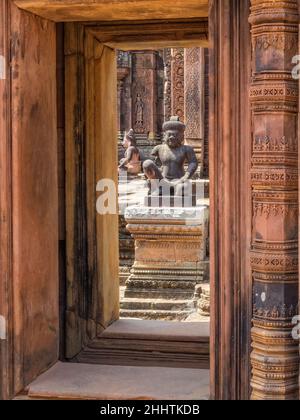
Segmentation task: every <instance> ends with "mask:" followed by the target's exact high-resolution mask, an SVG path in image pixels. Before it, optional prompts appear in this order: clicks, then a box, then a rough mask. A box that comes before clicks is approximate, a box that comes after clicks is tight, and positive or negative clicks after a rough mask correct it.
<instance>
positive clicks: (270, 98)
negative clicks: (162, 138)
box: [250, 0, 299, 400]
mask: <svg viewBox="0 0 300 420" xmlns="http://www.w3.org/2000/svg"><path fill="white" fill-rule="evenodd" d="M251 3H252V8H251V17H250V22H251V24H252V47H253V63H252V66H253V67H252V86H251V89H250V100H251V103H252V133H253V134H252V169H251V184H252V207H253V227H252V252H251V267H252V276H253V329H252V347H253V353H252V356H251V360H252V368H253V377H252V389H253V392H252V399H263V400H267V399H272V400H278V399H298V395H299V394H298V373H299V355H298V342H297V341H296V340H294V339H293V338H292V334H291V333H292V328H293V327H292V318H293V317H294V316H295V315H296V314H298V282H299V276H298V127H297V124H298V84H297V81H296V80H293V79H292V74H291V71H292V67H293V64H292V58H293V56H295V55H296V54H297V51H298V32H299V29H298V22H299V15H298V5H297V0H285V1H270V0H267V1H266V0H265V1H262V0H252V2H251Z"/></svg>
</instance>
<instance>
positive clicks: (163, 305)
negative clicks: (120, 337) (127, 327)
mask: <svg viewBox="0 0 300 420" xmlns="http://www.w3.org/2000/svg"><path fill="white" fill-rule="evenodd" d="M148 296H149V295H148ZM181 298H182V296H181ZM133 305H134V309H135V310H151V311H162V310H163V311H185V310H186V309H187V308H188V310H191V311H193V310H195V306H196V304H195V302H193V301H192V300H182V299H177V300H172V299H156V300H154V299H135V298H133V299H132V298H125V299H123V300H122V302H121V313H122V311H123V310H131V309H132V307H133Z"/></svg>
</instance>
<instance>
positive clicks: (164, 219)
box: [121, 207, 208, 320]
mask: <svg viewBox="0 0 300 420" xmlns="http://www.w3.org/2000/svg"><path fill="white" fill-rule="evenodd" d="M125 218H126V221H127V223H128V225H127V229H128V230H129V231H130V233H131V234H132V235H133V237H134V239H135V263H134V265H133V268H132V271H131V276H130V277H129V279H128V280H127V282H126V290H125V299H124V300H123V302H122V303H121V316H126V317H137V318H144V319H169V320H174V319H180V320H182V319H185V318H187V317H188V316H189V315H190V314H191V313H193V312H195V311H196V304H197V300H196V298H195V288H196V286H197V285H198V284H201V282H203V281H204V277H205V271H206V269H207V266H206V264H205V260H206V237H207V232H208V226H207V225H208V209H207V208H206V207H201V208H199V207H194V208H189V209H187V208H153V207H152V208H149V207H131V208H128V209H127V211H126V214H125Z"/></svg>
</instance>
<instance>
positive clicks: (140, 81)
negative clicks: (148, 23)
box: [117, 47, 210, 328]
mask: <svg viewBox="0 0 300 420" xmlns="http://www.w3.org/2000/svg"><path fill="white" fill-rule="evenodd" d="M208 73H209V72H208V49H207V48H201V47H193V48H164V49H158V50H154V49H153V50H145V51H120V50H119V51H117V78H118V96H117V97H118V113H117V116H118V139H119V142H118V155H119V165H120V166H119V277H120V309H121V311H120V317H121V318H137V319H146V320H165V321H166V320H170V321H185V322H190V321H193V322H196V321H199V322H208V321H209V309H210V298H209V295H210V288H209V177H208V172H209V160H208V152H209V141H208V136H209V121H208V117H209V109H208V100H209V86H208V77H209V74H208ZM174 115H176V116H178V117H179V120H180V121H181V122H182V123H184V124H185V132H184V143H185V145H187V146H190V147H192V148H193V150H194V152H195V155H196V158H197V163H198V168H197V170H196V172H195V174H194V175H193V177H192V179H193V181H191V182H192V183H193V187H194V188H195V189H196V188H197V195H198V197H197V202H195V203H194V204H193V206H198V207H203V221H202V224H201V226H199V229H198V232H197V234H196V233H195V231H193V232H190V234H189V232H188V229H187V228H185V230H184V228H182V229H181V230H180V229H179V228H178V232H177V233H176V234H175V235H174V231H173V229H174V220H173V221H172V220H171V219H172V218H170V221H169V222H168V223H170V224H169V231H168V234H167V235H166V236H165V237H164V238H162V234H163V226H162V227H161V229H159V226H158V225H157V223H154V221H153V220H152V219H149V220H148V222H146V221H145V220H143V221H141V220H140V221H138V220H137V221H136V222H134V224H132V223H130V221H129V220H128V219H127V220H126V217H125V213H126V208H128V207H130V206H137V207H140V208H141V207H144V206H145V199H146V197H147V195H148V186H147V180H146V176H145V174H144V173H143V168H142V165H143V162H145V161H146V160H148V159H153V157H151V153H152V151H153V149H154V148H155V147H156V148H157V147H160V145H162V144H163V142H164V132H163V126H164V123H166V122H167V121H169V120H170V118H171V117H172V116H174ZM125 147H127V149H125ZM133 151H135V152H136V154H137V155H138V157H139V158H138V161H137V160H136V159H135V155H133V156H131V154H132V153H133ZM128 153H129V155H130V159H128V158H127V157H128ZM124 159H125V160H124ZM185 169H186V170H187V169H188V163H187V162H186V167H185ZM153 204H154V207H155V204H156V205H157V204H158V203H153ZM165 204H166V205H167V204H169V206H171V207H169V208H168V207H166V212H170V210H171V208H172V207H174V204H173V203H171V202H170V203H165ZM146 205H147V206H148V205H149V203H147V204H146ZM179 205H182V204H179ZM168 223H165V225H164V229H167V226H168ZM143 224H144V230H143V229H142V225H143ZM127 225H128V226H129V230H128V229H127ZM172 226H173V227H172ZM149 228H152V229H156V234H155V235H152V237H149V236H148V240H146V239H145V235H147V229H149ZM167 230H168V229H167ZM171 233H172V234H171ZM191 233H193V235H195V238H197V239H195V242H193V240H192V236H193V235H192V234H191ZM176 235H177V239H176ZM197 242H198V244H197ZM172 244H173V246H172ZM135 250H137V253H136V252H135ZM197 253H198V254H199V256H198V258H197V256H196V254H197ZM184 254H185V257H184V258H182V256H183V255H184ZM176 255H177V256H176ZM135 257H136V258H135ZM180 261H181V262H180ZM197 264H198V266H196V265H197ZM176 283H177V284H176ZM195 328H196V326H195Z"/></svg>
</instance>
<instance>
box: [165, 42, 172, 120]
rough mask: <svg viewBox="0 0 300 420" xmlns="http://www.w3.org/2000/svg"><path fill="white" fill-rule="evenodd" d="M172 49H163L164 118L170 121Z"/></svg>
mask: <svg viewBox="0 0 300 420" xmlns="http://www.w3.org/2000/svg"><path fill="white" fill-rule="evenodd" d="M171 63H172V50H171V48H166V49H164V65H165V88H164V120H165V121H170V118H171V116H172V99H171V96H172V80H171V79H172V77H171V76H172V72H171V66H172V64H171Z"/></svg>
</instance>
